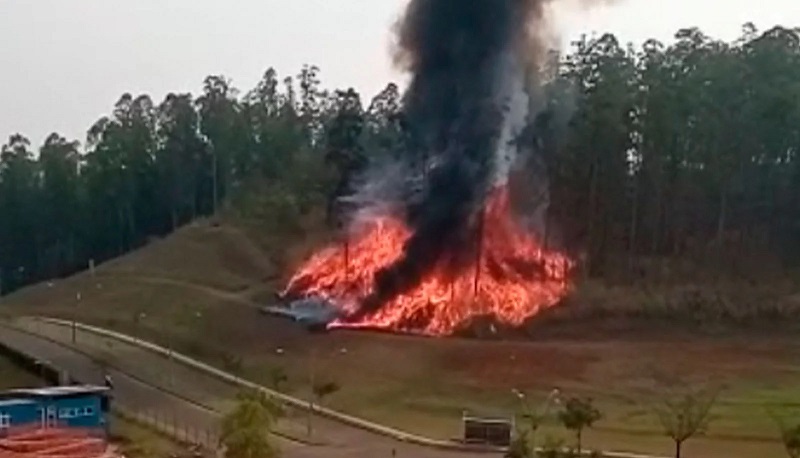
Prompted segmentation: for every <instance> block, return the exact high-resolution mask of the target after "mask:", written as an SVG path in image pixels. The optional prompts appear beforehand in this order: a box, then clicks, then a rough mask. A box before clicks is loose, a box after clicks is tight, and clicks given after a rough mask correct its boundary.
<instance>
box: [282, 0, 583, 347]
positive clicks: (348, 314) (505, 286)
mask: <svg viewBox="0 0 800 458" xmlns="http://www.w3.org/2000/svg"><path fill="white" fill-rule="evenodd" d="M544 6H545V2H544V1H542V0H472V1H469V2H465V1H463V0H412V1H411V2H410V4H409V6H408V8H407V11H406V14H405V17H404V19H403V21H402V23H401V24H400V27H399V36H398V44H399V51H398V54H397V60H398V63H399V64H400V65H403V66H404V67H405V68H406V69H407V70H408V71H410V72H411V74H412V75H413V78H412V80H411V83H410V86H409V88H408V91H407V93H406V94H405V98H404V115H405V117H406V121H407V126H408V129H409V130H410V134H411V137H412V138H413V144H414V147H413V148H412V149H413V150H412V151H409V152H408V156H407V157H406V158H404V160H402V161H401V163H399V164H391V165H390V167H393V170H394V171H395V172H396V171H398V170H399V171H402V172H403V173H402V174H400V175H398V174H397V173H393V174H391V175H388V176H391V177H393V178H391V179H387V178H384V177H386V176H387V174H385V173H370V172H367V174H365V176H364V178H363V179H362V181H363V183H361V186H359V188H358V190H357V192H356V195H355V196H351V197H350V198H349V199H348V200H349V203H350V204H351V206H352V205H353V204H354V203H355V207H356V210H355V211H354V212H353V214H352V218H351V223H350V225H349V227H348V229H347V233H346V240H345V241H344V242H342V243H340V244H337V245H334V246H331V247H328V248H326V249H324V250H322V251H321V252H319V253H317V254H316V255H314V256H313V257H312V258H311V259H310V260H308V261H307V262H306V264H305V265H303V266H302V267H301V268H300V270H299V271H298V272H297V273H296V274H295V276H294V278H292V280H291V281H290V283H289V285H288V286H287V288H286V291H285V292H284V295H285V296H287V297H294V298H309V297H317V298H321V299H323V300H325V301H327V302H330V303H332V304H335V306H336V307H338V308H339V309H340V310H341V311H342V313H343V316H342V317H340V318H338V319H335V320H334V321H332V323H331V326H334V327H351V328H360V327H369V328H380V329H388V330H395V331H401V332H412V333H422V334H428V335H447V334H451V333H453V332H454V331H455V330H456V329H458V327H459V326H461V325H463V324H464V323H468V322H470V321H471V320H473V319H475V318H478V317H485V316H491V317H494V318H495V319H496V320H498V321H499V322H500V323H502V324H506V325H513V326H519V325H521V324H522V323H523V322H524V321H525V320H526V319H528V318H529V317H531V316H533V315H535V314H537V313H539V312H540V311H542V310H544V309H546V308H548V307H552V306H553V305H555V304H557V303H558V302H559V301H560V300H561V298H563V297H564V295H565V294H566V292H567V287H568V274H569V271H570V268H571V266H572V263H571V261H570V260H569V259H568V258H567V257H566V256H564V255H563V254H560V253H557V252H553V251H549V250H547V249H546V248H545V247H544V246H543V245H542V243H541V240H540V237H539V236H538V235H537V234H536V231H534V230H531V228H530V227H527V225H525V224H523V223H522V219H521V218H520V215H518V214H517V212H516V211H515V209H514V208H512V207H513V206H512V196H511V195H510V192H511V191H510V189H511V187H510V186H509V175H510V174H511V171H512V169H514V168H517V167H519V166H520V164H522V163H531V162H535V161H528V160H522V159H523V158H525V156H530V155H531V154H532V153H533V151H531V150H527V149H525V148H524V147H523V146H522V142H519V141H518V139H519V138H520V136H521V134H522V131H523V129H524V128H525V126H526V125H527V124H528V116H529V113H530V107H531V105H532V103H531V99H530V97H529V95H528V91H527V86H528V84H527V81H528V80H527V78H526V77H527V74H528V69H530V68H532V66H535V65H536V64H537V62H535V60H536V57H535V56H537V55H538V53H537V52H535V51H537V50H539V49H541V48H542V44H541V43H540V41H539V40H538V37H539V35H537V34H538V33H540V31H541V30H542V29H543V26H544V23H545V21H544V11H543V8H544ZM530 60H533V62H532V61H530ZM384 166H385V165H384ZM373 172H374V171H373ZM398 176H400V177H404V178H405V179H397V177H398ZM376 177H377V178H376ZM540 184H541V183H540ZM544 187H545V188H546V186H544ZM543 196H544V198H543V199H541V201H540V203H539V205H538V207H539V208H538V209H536V211H538V212H539V213H541V211H542V209H546V205H547V199H546V193H545V194H544V195H543ZM359 203H360V205H359ZM529 219H530V218H529Z"/></svg>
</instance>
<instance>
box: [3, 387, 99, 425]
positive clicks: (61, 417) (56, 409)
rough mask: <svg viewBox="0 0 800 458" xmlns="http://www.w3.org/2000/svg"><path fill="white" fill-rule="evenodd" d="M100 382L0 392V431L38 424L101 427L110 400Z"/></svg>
mask: <svg viewBox="0 0 800 458" xmlns="http://www.w3.org/2000/svg"><path fill="white" fill-rule="evenodd" d="M108 391H109V389H108V388H107V387H104V386H88V385H86V386H55V387H48V388H27V389H17V390H10V391H6V392H2V393H0V435H2V434H3V433H4V432H6V431H8V430H9V428H14V427H20V426H40V427H42V428H52V427H66V428H88V429H98V430H105V429H106V427H107V422H108V414H109V408H110V402H109V397H108Z"/></svg>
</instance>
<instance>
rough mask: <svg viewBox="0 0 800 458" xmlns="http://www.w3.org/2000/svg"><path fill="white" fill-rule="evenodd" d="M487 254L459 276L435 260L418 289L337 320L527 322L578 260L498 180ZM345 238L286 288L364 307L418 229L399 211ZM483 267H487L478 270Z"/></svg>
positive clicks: (363, 324) (553, 299) (414, 326)
mask: <svg viewBox="0 0 800 458" xmlns="http://www.w3.org/2000/svg"><path fill="white" fill-rule="evenodd" d="M484 218H485V220H484V221H485V225H484V233H483V237H484V238H483V249H482V250H481V251H482V253H481V256H480V258H479V259H478V258H477V257H476V258H475V259H474V261H473V263H472V265H467V266H464V268H463V269H461V270H460V271H459V273H458V274H457V275H455V276H453V274H452V273H446V272H445V268H444V266H440V267H437V268H434V269H433V270H432V272H431V273H429V274H428V275H426V277H425V278H424V279H423V281H422V282H421V283H420V284H419V285H418V286H417V287H416V288H414V289H413V290H411V291H409V292H407V293H405V294H402V295H399V296H397V297H395V298H394V299H392V300H390V301H389V302H388V303H386V304H383V305H382V307H381V308H380V309H379V310H377V311H375V312H373V313H371V314H368V315H367V316H366V317H365V318H363V319H362V320H360V321H358V322H355V323H352V322H347V323H344V322H341V321H336V322H334V323H332V324H331V326H332V327H352V328H373V329H386V330H392V331H399V332H409V333H420V334H425V335H433V336H440V335H449V334H452V333H453V332H455V331H456V330H457V329H458V328H459V326H461V325H463V324H465V323H469V322H470V321H471V320H472V319H474V318H477V317H480V316H492V317H494V319H496V320H497V321H498V322H499V323H502V324H505V325H510V326H520V325H522V324H523V323H524V322H525V321H526V320H527V319H528V318H530V317H532V316H534V315H536V314H538V313H539V312H541V311H542V310H544V309H547V308H549V307H552V306H554V305H556V304H557V303H558V302H559V301H560V300H561V299H562V298H563V297H564V296H565V295H566V294H567V290H568V287H569V272H570V270H571V268H572V266H573V263H572V261H571V260H570V259H569V258H568V257H566V256H565V255H563V254H561V253H558V252H553V251H548V250H545V249H544V248H543V247H542V246H541V244H540V243H539V242H538V240H537V239H536V237H534V236H533V235H531V234H530V232H528V231H527V230H525V229H524V228H523V227H522V226H521V225H520V224H519V223H518V222H517V221H516V220H515V218H514V217H513V213H512V211H511V204H510V199H509V193H508V189H507V188H496V189H495V191H494V192H492V194H491V195H490V197H489V199H488V201H487V206H486V211H485V215H484ZM356 232H357V233H358V234H359V235H358V236H356V237H354V238H353V239H351V240H349V241H348V243H345V244H337V245H334V246H330V247H328V248H326V249H324V250H322V251H320V252H319V253H317V254H315V255H314V256H312V257H311V259H309V260H308V261H307V262H306V263H305V264H304V265H303V266H302V267H301V268H300V270H299V271H298V272H297V273H296V274H295V276H294V277H293V278H292V279H291V281H290V282H289V285H288V287H287V288H286V291H285V292H284V294H286V295H290V296H291V295H293V296H304V297H311V296H318V297H321V298H324V299H326V300H328V301H330V302H331V303H333V304H334V305H335V306H336V307H339V308H340V309H341V310H342V311H343V312H345V314H350V313H352V312H354V311H356V310H358V307H359V304H360V302H361V301H362V300H363V299H364V298H366V297H368V296H369V295H370V293H371V292H372V290H373V287H374V278H375V274H376V273H377V272H379V271H380V270H381V269H383V268H385V267H387V266H389V265H391V264H393V263H394V262H395V261H397V260H398V259H399V258H400V257H401V255H402V254H403V245H404V243H405V242H406V240H408V238H409V237H410V236H411V232H410V231H409V229H408V228H407V227H406V226H405V225H404V224H403V223H402V222H401V221H400V220H399V219H396V218H393V217H385V216H384V217H378V218H374V219H372V220H371V221H369V222H368V223H366V225H364V226H363V227H360V228H359V230H358V231H356ZM478 269H480V270H478Z"/></svg>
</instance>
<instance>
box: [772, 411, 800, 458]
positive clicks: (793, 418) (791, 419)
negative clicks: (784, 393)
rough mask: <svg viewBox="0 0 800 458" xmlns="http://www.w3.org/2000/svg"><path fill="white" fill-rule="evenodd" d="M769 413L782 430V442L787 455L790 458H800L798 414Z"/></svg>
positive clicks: (799, 422) (799, 421) (799, 423)
mask: <svg viewBox="0 0 800 458" xmlns="http://www.w3.org/2000/svg"><path fill="white" fill-rule="evenodd" d="M769 413H770V416H771V417H772V418H773V420H775V422H776V423H777V425H778V428H780V432H781V442H782V443H783V448H784V450H786V455H787V456H788V457H789V458H800V420H798V417H797V415H796V412H795V413H794V415H787V414H783V415H778V414H776V413H774V412H769Z"/></svg>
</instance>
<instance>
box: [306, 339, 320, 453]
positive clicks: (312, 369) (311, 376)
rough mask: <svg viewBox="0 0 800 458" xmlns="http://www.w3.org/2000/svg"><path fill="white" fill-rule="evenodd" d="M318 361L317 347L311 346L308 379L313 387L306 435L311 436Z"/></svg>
mask: <svg viewBox="0 0 800 458" xmlns="http://www.w3.org/2000/svg"><path fill="white" fill-rule="evenodd" d="M316 363H317V349H316V347H312V348H311V353H310V354H309V358H308V381H309V384H310V388H311V400H310V401H309V402H308V417H307V418H306V435H307V436H308V437H311V433H312V430H313V428H312V427H311V418H312V417H313V416H314V384H315V383H316V381H315V379H316Z"/></svg>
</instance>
